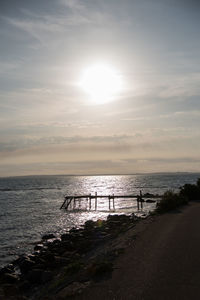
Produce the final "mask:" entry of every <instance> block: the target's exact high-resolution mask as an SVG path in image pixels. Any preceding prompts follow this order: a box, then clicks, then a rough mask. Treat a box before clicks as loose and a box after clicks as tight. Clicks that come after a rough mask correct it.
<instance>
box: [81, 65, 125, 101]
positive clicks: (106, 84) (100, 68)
mask: <svg viewBox="0 0 200 300" xmlns="http://www.w3.org/2000/svg"><path fill="white" fill-rule="evenodd" d="M80 86H81V88H82V89H83V90H84V91H85V92H86V93H87V94H88V95H89V96H90V99H91V100H92V101H94V102H95V103H96V104H103V103H106V102H109V101H112V100H113V99H114V98H115V97H116V96H117V95H119V93H120V91H121V90H122V78H121V76H120V74H119V72H117V71H116V70H115V69H114V68H113V67H111V66H109V65H104V64H95V65H92V66H90V67H88V68H87V69H85V70H84V72H83V73H82V76H81V80H80Z"/></svg>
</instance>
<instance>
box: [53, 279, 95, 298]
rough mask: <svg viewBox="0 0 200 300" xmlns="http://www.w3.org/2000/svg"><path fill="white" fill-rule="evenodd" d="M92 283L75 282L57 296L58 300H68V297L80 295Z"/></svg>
mask: <svg viewBox="0 0 200 300" xmlns="http://www.w3.org/2000/svg"><path fill="white" fill-rule="evenodd" d="M89 284H90V282H85V283H80V282H73V283H72V284H70V285H69V286H67V287H66V288H64V289H63V290H61V291H60V292H59V293H58V294H57V298H58V299H66V298H67V297H72V296H74V295H75V294H80V293H81V292H82V291H83V289H84V288H86V287H88V286H89Z"/></svg>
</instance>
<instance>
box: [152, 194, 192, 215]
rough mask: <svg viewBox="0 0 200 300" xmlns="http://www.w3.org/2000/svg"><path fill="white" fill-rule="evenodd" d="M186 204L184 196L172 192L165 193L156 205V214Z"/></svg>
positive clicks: (186, 200)
mask: <svg viewBox="0 0 200 300" xmlns="http://www.w3.org/2000/svg"><path fill="white" fill-rule="evenodd" d="M187 203H188V199H187V198H186V197H185V196H183V195H181V194H177V193H174V192H173V191H167V192H165V193H164V195H163V196H162V199H161V200H160V202H158V203H157V207H156V212H157V213H163V212H166V211H170V210H173V209H175V208H177V207H178V206H180V205H184V204H187Z"/></svg>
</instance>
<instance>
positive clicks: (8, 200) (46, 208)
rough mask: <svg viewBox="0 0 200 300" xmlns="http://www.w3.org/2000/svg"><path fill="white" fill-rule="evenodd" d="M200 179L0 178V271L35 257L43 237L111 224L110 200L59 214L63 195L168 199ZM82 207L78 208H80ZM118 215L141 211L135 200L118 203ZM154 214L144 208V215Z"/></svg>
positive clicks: (182, 176) (169, 176)
mask: <svg viewBox="0 0 200 300" xmlns="http://www.w3.org/2000/svg"><path fill="white" fill-rule="evenodd" d="M198 177H200V174H148V175H127V176H31V177H12V178H0V207H1V210H0V266H2V265H5V264H6V263H8V262H10V261H11V260H12V259H14V258H16V256H17V255H19V254H22V253H25V252H30V251H32V249H33V243H34V242H36V241H37V240H40V238H41V235H43V234H44V233H55V234H60V233H62V232H66V231H67V230H69V229H70V228H71V227H73V226H79V225H81V224H83V223H84V222H85V221H86V220H88V219H94V220H96V219H98V218H106V216H107V215H108V214H109V211H108V208H109V207H108V200H107V201H106V200H105V199H99V200H98V211H88V210H87V209H88V206H87V202H82V204H81V207H79V206H77V208H81V210H76V211H75V212H66V211H65V210H60V209H59V208H60V206H61V204H62V202H63V200H64V195H80V194H81V195H82V194H83V195H85V194H86V195H87V194H90V193H92V194H95V192H97V193H98V194H99V195H112V194H113V193H114V194H115V195H116V194H118V195H128V194H138V193H139V190H142V192H143V193H147V192H148V193H153V194H163V192H164V191H166V190H168V189H174V190H177V189H178V188H179V187H180V186H182V185H183V184H185V183H195V182H196V180H197V178H198ZM78 205H79V204H78ZM115 208H116V212H117V213H132V212H136V211H137V207H136V202H135V201H133V200H131V199H119V200H116V201H115ZM152 209H154V205H153V204H145V206H144V212H148V211H149V210H152Z"/></svg>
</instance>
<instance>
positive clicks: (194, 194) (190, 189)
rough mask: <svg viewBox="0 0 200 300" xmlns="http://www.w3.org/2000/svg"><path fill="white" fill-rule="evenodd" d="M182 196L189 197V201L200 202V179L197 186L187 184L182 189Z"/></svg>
mask: <svg viewBox="0 0 200 300" xmlns="http://www.w3.org/2000/svg"><path fill="white" fill-rule="evenodd" d="M180 195H182V196H184V197H187V198H188V200H200V178H199V179H198V180H197V184H196V185H195V184H185V185H184V186H183V187H181V190H180Z"/></svg>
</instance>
